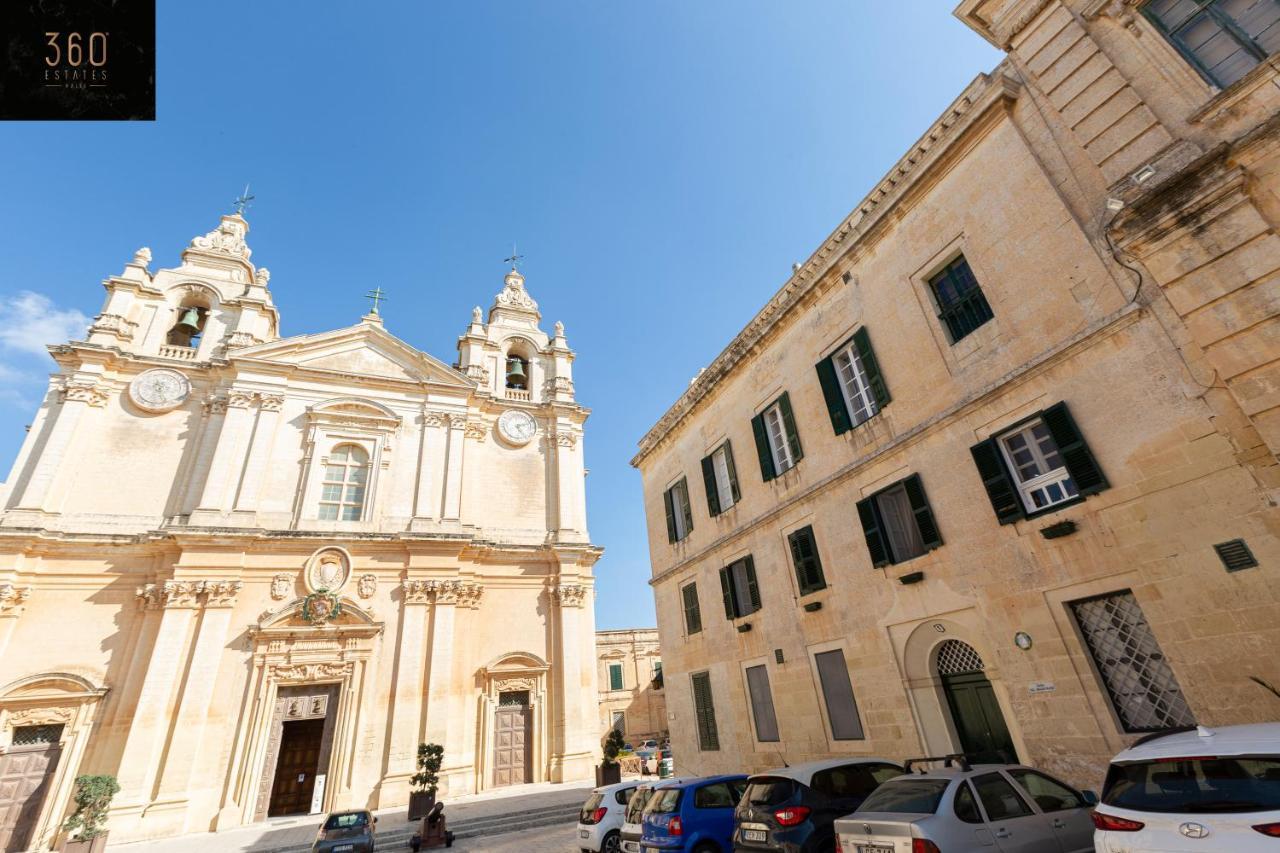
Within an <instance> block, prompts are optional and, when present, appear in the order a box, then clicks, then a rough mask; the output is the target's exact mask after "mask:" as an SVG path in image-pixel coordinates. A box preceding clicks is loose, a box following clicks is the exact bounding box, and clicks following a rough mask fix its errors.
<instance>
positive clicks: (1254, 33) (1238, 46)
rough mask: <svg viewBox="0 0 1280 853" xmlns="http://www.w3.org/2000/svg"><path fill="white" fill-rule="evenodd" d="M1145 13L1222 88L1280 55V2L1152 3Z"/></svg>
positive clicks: (1212, 0)
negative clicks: (1260, 63)
mask: <svg viewBox="0 0 1280 853" xmlns="http://www.w3.org/2000/svg"><path fill="white" fill-rule="evenodd" d="M1143 12H1145V13H1146V16H1147V17H1148V18H1149V19H1150V20H1151V22H1152V23H1154V24H1155V26H1156V28H1157V29H1159V30H1160V31H1161V32H1162V33H1164V35H1165V38H1167V39H1169V41H1171V42H1172V43H1173V44H1174V46H1175V47H1177V48H1178V50H1179V51H1181V53H1182V54H1183V55H1184V56H1185V57H1187V59H1188V60H1189V61H1190V62H1191V64H1192V65H1193V66H1195V68H1196V69H1197V70H1198V71H1199V72H1200V73H1201V74H1203V75H1204V76H1205V77H1207V78H1208V79H1209V81H1210V82H1212V83H1215V84H1217V85H1218V86H1220V87H1222V88H1226V87H1227V86H1230V85H1231V84H1232V83H1234V82H1236V81H1237V80H1239V79H1240V78H1241V77H1243V76H1244V75H1245V74H1248V73H1249V71H1250V70H1251V69H1252V68H1253V67H1254V66H1256V65H1257V64H1258V63H1259V62H1261V61H1262V60H1264V59H1266V58H1267V56H1268V55H1270V54H1272V53H1275V52H1276V51H1277V50H1280V0H1151V2H1149V3H1147V4H1146V5H1145V6H1144V7H1143Z"/></svg>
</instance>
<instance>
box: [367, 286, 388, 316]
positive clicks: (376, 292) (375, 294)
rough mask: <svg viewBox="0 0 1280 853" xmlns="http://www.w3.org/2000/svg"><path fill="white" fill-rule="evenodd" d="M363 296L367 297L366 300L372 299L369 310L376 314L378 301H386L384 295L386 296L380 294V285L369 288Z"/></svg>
mask: <svg viewBox="0 0 1280 853" xmlns="http://www.w3.org/2000/svg"><path fill="white" fill-rule="evenodd" d="M364 298H365V299H368V300H370V301H372V302H373V311H372V312H371V313H373V314H377V313H378V303H379V302H386V301H387V297H386V296H383V294H382V288H381V287H375V288H374V289H373V290H370V291H369V292H368V293H366V294H365V295H364Z"/></svg>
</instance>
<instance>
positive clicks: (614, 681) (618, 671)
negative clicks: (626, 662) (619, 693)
mask: <svg viewBox="0 0 1280 853" xmlns="http://www.w3.org/2000/svg"><path fill="white" fill-rule="evenodd" d="M609 689H610V690H621V689H622V664H620V663H611V664H609Z"/></svg>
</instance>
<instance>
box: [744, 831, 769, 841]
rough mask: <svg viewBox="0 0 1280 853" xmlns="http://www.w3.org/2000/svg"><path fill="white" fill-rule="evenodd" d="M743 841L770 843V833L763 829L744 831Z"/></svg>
mask: <svg viewBox="0 0 1280 853" xmlns="http://www.w3.org/2000/svg"><path fill="white" fill-rule="evenodd" d="M742 840H743V841H768V840H769V833H767V832H765V831H764V830H763V829H744V830H742Z"/></svg>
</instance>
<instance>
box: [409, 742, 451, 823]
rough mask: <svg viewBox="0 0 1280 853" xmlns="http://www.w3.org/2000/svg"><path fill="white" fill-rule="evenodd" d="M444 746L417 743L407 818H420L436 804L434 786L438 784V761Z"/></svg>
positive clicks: (442, 759) (410, 782) (442, 758)
mask: <svg viewBox="0 0 1280 853" xmlns="http://www.w3.org/2000/svg"><path fill="white" fill-rule="evenodd" d="M442 761H444V747H443V746H441V745H440V744H438V743H420V744H418V772H417V773H415V774H413V776H412V777H411V778H410V779H409V784H411V785H412V786H413V790H412V791H410V792H409V820H421V819H422V818H424V817H426V816H427V814H428V813H429V812H430V811H431V809H432V808H433V807H434V806H435V804H436V786H437V785H439V784H440V763H441V762H442Z"/></svg>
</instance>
